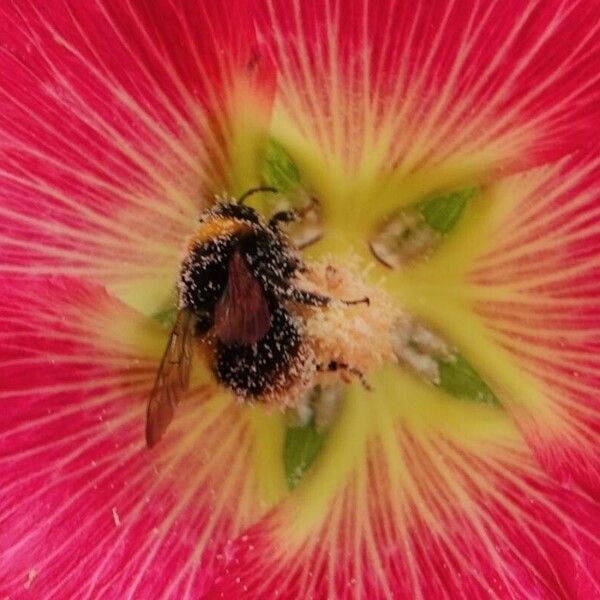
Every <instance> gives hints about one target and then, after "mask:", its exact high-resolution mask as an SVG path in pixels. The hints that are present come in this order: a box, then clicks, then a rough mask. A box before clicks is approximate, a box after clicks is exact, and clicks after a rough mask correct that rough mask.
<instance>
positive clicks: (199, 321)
mask: <svg viewBox="0 0 600 600" xmlns="http://www.w3.org/2000/svg"><path fill="white" fill-rule="evenodd" d="M213 325H214V323H213V318H212V316H211V315H210V314H208V313H204V314H202V315H196V323H195V325H194V336H195V337H203V336H205V335H206V334H207V333H208V332H209V330H210V329H211V328H212V326H213Z"/></svg>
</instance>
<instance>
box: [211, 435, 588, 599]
mask: <svg viewBox="0 0 600 600" xmlns="http://www.w3.org/2000/svg"><path fill="white" fill-rule="evenodd" d="M398 435H399V436H402V437H403V438H404V450H405V453H403V454H402V459H403V460H405V461H408V469H409V471H410V472H411V476H410V478H409V479H408V480H407V481H405V486H404V487H396V485H395V483H397V481H396V482H395V481H394V476H393V474H392V469H391V467H390V464H389V463H387V462H386V460H385V457H384V456H383V454H382V453H381V448H380V447H379V445H378V443H377V442H376V443H373V444H372V445H371V447H370V451H369V457H368V461H369V462H368V476H367V478H366V479H363V478H362V476H361V475H360V473H361V470H360V467H359V468H357V471H356V472H355V473H353V474H351V476H350V477H349V479H348V481H347V483H346V485H345V486H344V487H343V488H342V489H339V491H338V493H337V494H336V496H335V499H334V501H333V502H332V503H331V504H330V506H329V510H328V511H327V514H326V515H323V518H322V519H320V520H319V524H318V526H316V527H314V528H312V529H308V530H306V531H304V532H303V535H300V536H299V535H298V528H299V527H300V526H301V525H300V523H299V522H298V518H299V517H298V515H299V514H302V506H301V505H299V504H298V501H297V500H296V499H295V498H294V497H291V498H290V499H289V500H288V501H287V502H286V503H284V504H283V505H281V506H280V507H278V508H277V509H275V510H274V511H273V512H272V513H271V514H270V515H269V516H267V517H266V518H265V519H263V520H262V521H261V522H259V523H258V524H257V525H255V526H253V527H251V528H250V529H248V530H247V531H246V532H245V533H244V534H243V535H242V536H241V537H239V538H238V539H237V540H236V541H235V543H233V544H232V546H231V549H230V553H229V562H228V563H226V564H225V566H224V568H223V570H222V571H221V573H220V574H218V575H217V577H216V580H215V585H214V587H213V588H212V589H211V590H210V592H208V593H207V594H206V595H205V596H203V600H216V599H218V598H243V599H256V600H258V599H262V598H281V599H282V600H292V599H295V598H312V599H313V600H325V599H329V598H336V600H346V599H347V600H350V599H354V598H369V599H373V600H380V599H381V600H383V599H384V598H385V599H398V600H400V599H403V598H465V599H466V598H480V599H482V600H483V599H487V598H490V597H497V598H515V599H517V598H518V599H521V598H523V599H524V598H528V599H529V598H535V599H539V600H542V599H543V600H546V599H548V600H549V599H551V598H565V599H566V598H569V599H578V600H587V599H588V598H600V584H599V583H598V581H599V580H598V576H599V575H600V564H599V561H598V551H599V550H600V545H599V538H598V534H599V533H600V529H599V522H600V521H599V519H600V506H599V505H598V503H597V502H595V501H592V500H590V499H589V498H587V497H586V496H585V495H582V494H581V493H574V492H572V491H569V490H566V489H564V488H561V487H559V486H557V485H556V484H555V483H553V482H552V481H550V480H549V479H548V478H547V477H546V476H545V475H544V474H543V473H542V472H540V471H539V469H537V467H536V466H535V465H534V464H533V463H532V462H531V460H530V459H529V458H528V456H527V452H525V453H522V452H521V451H518V452H513V451H512V450H509V449H508V448H503V447H501V446H500V445H499V446H497V447H495V448H494V447H493V446H492V444H490V446H489V447H488V448H487V449H486V450H485V451H484V452H483V453H481V454H480V455H479V456H477V454H478V453H474V454H473V453H471V452H470V451H469V450H466V449H461V448H460V447H457V446H454V445H453V444H451V443H447V442H445V441H443V440H441V439H440V438H438V440H437V442H436V443H435V446H434V447H433V448H431V450H433V453H431V454H430V453H429V451H428V450H427V449H426V448H425V447H423V448H419V447H418V444H415V443H414V442H410V441H409V438H407V437H406V432H405V431H404V432H402V431H401V430H399V432H398ZM411 446H412V447H411ZM435 453H439V454H438V457H436V456H435ZM485 455H487V458H484V456H485ZM440 456H443V463H440V462H439V457H440ZM308 497H310V496H308ZM305 500H306V496H304V501H305Z"/></svg>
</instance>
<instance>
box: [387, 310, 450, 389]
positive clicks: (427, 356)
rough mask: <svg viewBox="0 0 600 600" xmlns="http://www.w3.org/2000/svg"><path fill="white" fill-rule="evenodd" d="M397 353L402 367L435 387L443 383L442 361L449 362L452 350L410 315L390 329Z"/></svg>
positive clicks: (398, 320)
mask: <svg viewBox="0 0 600 600" xmlns="http://www.w3.org/2000/svg"><path fill="white" fill-rule="evenodd" d="M391 332H392V335H391V339H392V345H393V348H394V353H395V354H396V357H397V358H398V360H399V361H400V362H401V363H404V364H405V365H406V366H408V367H409V368H410V369H412V370H413V371H414V372H415V373H416V374H417V375H419V376H420V377H423V378H425V379H426V380H427V381H429V382H430V383H433V384H434V385H439V383H440V366H439V362H440V361H441V360H450V358H451V357H452V349H451V348H450V346H449V345H448V344H447V343H446V341H445V340H444V339H442V338H441V337H440V336H439V335H438V334H436V333H435V332H433V331H432V330H431V329H429V328H428V327H426V326H425V325H424V324H423V323H421V322H419V321H417V320H416V319H414V318H413V317H410V316H408V315H401V316H399V317H398V318H397V319H396V320H395V322H394V324H393V327H392V329H391Z"/></svg>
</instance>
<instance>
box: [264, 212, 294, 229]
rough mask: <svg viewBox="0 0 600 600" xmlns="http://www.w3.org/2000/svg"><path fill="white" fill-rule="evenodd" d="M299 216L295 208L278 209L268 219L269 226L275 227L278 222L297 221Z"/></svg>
mask: <svg viewBox="0 0 600 600" xmlns="http://www.w3.org/2000/svg"><path fill="white" fill-rule="evenodd" d="M299 218H300V215H299V214H298V212H296V211H295V210H280V211H279V212H276V213H275V214H274V215H273V216H272V217H271V218H270V219H269V227H270V228H271V229H277V224H278V223H291V222H292V221H297V220H298V219H299Z"/></svg>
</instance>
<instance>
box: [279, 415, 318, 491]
mask: <svg viewBox="0 0 600 600" xmlns="http://www.w3.org/2000/svg"><path fill="white" fill-rule="evenodd" d="M325 437H326V432H322V431H318V430H317V428H316V427H315V424H314V421H311V422H310V423H308V424H307V425H303V426H301V427H289V428H288V429H287V431H286V435H285V441H284V446H283V463H284V467H285V476H286V480H287V484H288V487H289V489H290V490H293V489H294V488H295V487H296V486H297V485H298V483H300V480H301V479H302V477H303V476H304V474H305V473H306V471H308V469H309V468H310V467H311V465H312V464H313V462H314V460H315V459H316V457H317V455H318V453H319V450H320V449H321V446H322V445H323V441H324V440H325Z"/></svg>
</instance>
